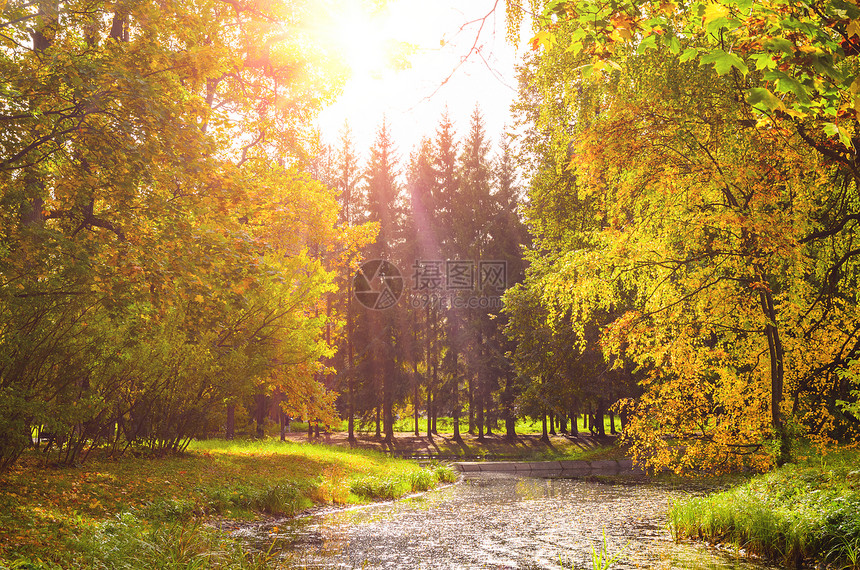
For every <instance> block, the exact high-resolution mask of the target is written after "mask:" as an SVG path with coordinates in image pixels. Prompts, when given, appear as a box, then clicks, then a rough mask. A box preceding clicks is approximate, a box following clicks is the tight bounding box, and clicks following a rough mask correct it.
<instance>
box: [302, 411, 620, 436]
mask: <svg viewBox="0 0 860 570" xmlns="http://www.w3.org/2000/svg"><path fill="white" fill-rule="evenodd" d="M603 424H604V429H605V433H607V434H609V433H610V429H611V425H610V421H609V416H608V415H607V416H604V418H603ZM577 425H578V426H579V431H580V433H583V434H586V435H588V434H590V433H591V432H590V431H588V429H587V428H586V427H585V423H584V422H583V419H582V417H581V416H580V418H579V421H578V423H577ZM568 427H570V422H568ZM340 429H341V430H342V431H345V430H346V425H344V426H343V427H342V428H340ZM363 429H364V430H365V431H373V430H375V425H370V426H363ZM615 429H616V430H618V431H621V421H620V420H619V419H618V418H617V417H616V418H615ZM305 430H307V427H305ZM547 430H549V428H547ZM394 431H396V432H402V433H409V432H414V431H415V420H414V418H412V417H403V418H400V419H398V420H397V421H396V422H394ZM418 431H419V433H421V434H422V435H424V434H426V433H427V418H418ZM436 431H438V432H439V433H444V434H451V433H454V421H453V419H452V418H449V417H441V418H437V420H436ZM467 431H469V416H468V415H466V417H465V418H462V417H461V418H460V433H465V432H467ZM493 432H494V433H497V434H503V433H505V424H504V422H502V421H499V422H496V424H495V425H494V426H493ZM516 432H517V433H518V434H519V435H536V434H537V435H540V434H541V433H543V424H542V422H541V421H540V420H537V421H533V420H530V419H528V418H520V419H518V420H517V423H516Z"/></svg>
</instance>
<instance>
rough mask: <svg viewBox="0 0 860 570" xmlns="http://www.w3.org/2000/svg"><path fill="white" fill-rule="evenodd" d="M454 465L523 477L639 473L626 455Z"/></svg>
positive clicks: (473, 471) (462, 469)
mask: <svg viewBox="0 0 860 570" xmlns="http://www.w3.org/2000/svg"><path fill="white" fill-rule="evenodd" d="M453 466H454V468H455V469H457V470H458V471H460V472H461V473H463V474H464V475H466V476H469V475H477V474H490V473H492V474H499V475H523V476H527V477H587V476H589V475H643V474H644V473H643V471H642V470H641V469H639V468H634V467H633V461H631V460H629V459H618V460H616V459H602V460H595V461H583V460H573V461H458V462H455V463H454V464H453Z"/></svg>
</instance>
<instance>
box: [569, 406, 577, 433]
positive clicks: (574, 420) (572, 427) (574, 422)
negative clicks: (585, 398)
mask: <svg viewBox="0 0 860 570" xmlns="http://www.w3.org/2000/svg"><path fill="white" fill-rule="evenodd" d="M570 435H572V436H579V414H577V413H576V410H574V409H573V408H571V409H570Z"/></svg>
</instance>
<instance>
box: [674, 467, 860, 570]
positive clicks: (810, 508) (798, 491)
mask: <svg viewBox="0 0 860 570" xmlns="http://www.w3.org/2000/svg"><path fill="white" fill-rule="evenodd" d="M670 520H671V528H672V531H673V533H674V535H675V538H676V539H683V538H698V539H704V540H708V541H710V542H715V543H723V544H731V545H734V546H736V547H738V548H743V549H744V550H745V551H746V552H748V553H750V554H754V555H758V556H763V557H767V558H772V559H775V560H778V561H780V562H782V563H784V564H796V563H797V561H798V560H803V559H812V560H817V561H822V562H825V563H828V564H830V565H832V567H834V568H855V569H856V568H860V560H858V559H860V453H858V452H857V451H842V452H839V453H833V454H830V455H826V456H817V457H816V458H815V459H806V460H804V461H802V462H800V463H798V464H792V465H786V466H784V467H782V468H780V469H777V470H775V471H772V472H770V473H766V474H763V475H759V476H756V477H753V478H751V479H750V480H749V481H747V482H745V483H743V484H741V485H738V486H736V487H734V488H732V489H729V490H727V491H723V492H720V493H716V494H713V495H710V496H707V497H701V498H694V499H691V500H688V501H685V502H682V503H679V504H676V505H673V506H672V508H671V509H670Z"/></svg>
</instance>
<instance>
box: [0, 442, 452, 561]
mask: <svg viewBox="0 0 860 570" xmlns="http://www.w3.org/2000/svg"><path fill="white" fill-rule="evenodd" d="M45 461H46V456H44V455H43V454H40V453H35V452H34V453H31V454H28V455H26V456H25V457H24V458H23V459H22V461H21V462H20V463H19V465H17V466H16V467H15V468H14V469H13V470H12V471H11V472H9V473H6V474H4V475H2V477H0V567H5V566H9V567H13V568H15V567H27V568H38V567H46V568H53V567H58V568H69V567H85V568H99V567H102V568H120V567H125V568H153V567H162V566H163V565H164V564H165V563H166V562H170V564H171V567H198V566H196V565H195V564H198V563H201V564H202V566H224V567H230V568H262V567H266V565H267V557H266V554H265V553H248V552H247V551H246V549H243V548H242V547H241V545H240V544H238V543H237V542H236V541H235V540H233V539H231V538H230V537H229V536H228V535H227V534H226V533H225V532H222V531H220V530H217V529H216V528H214V526H218V525H213V524H210V523H215V522H218V521H228V520H237V521H242V520H244V521H247V520H254V519H259V518H263V517H268V516H275V515H279V516H290V515H293V514H295V513H297V512H300V511H302V510H304V509H307V508H309V507H312V506H319V505H348V504H357V503H363V502H369V501H372V500H376V499H382V498H389V499H390V498H396V497H399V496H401V495H404V494H407V493H411V492H417V491H424V490H427V489H429V488H432V487H434V486H436V485H437V484H439V483H440V482H444V481H450V480H451V479H452V478H454V477H455V474H454V473H453V471H452V470H451V469H450V468H443V467H435V466H430V467H427V468H423V467H421V466H419V465H418V464H417V463H416V462H414V461H406V460H402V459H397V458H393V457H390V456H388V455H385V454H383V453H380V452H377V451H373V450H368V449H349V448H340V447H332V446H325V445H312V444H307V443H302V444H298V443H294V442H280V441H271V440H269V441H264V442H253V441H245V442H242V441H236V442H225V441H220V440H208V441H203V442H194V443H193V444H192V446H191V447H190V448H189V451H188V452H187V453H185V454H182V455H180V456H174V457H168V458H144V457H122V458H119V459H115V460H114V459H107V458H99V457H95V458H92V459H91V460H89V461H87V462H86V463H85V464H84V465H83V466H81V467H76V468H60V467H53V466H51V465H50V464H47V465H46V464H45ZM25 563H26V564H30V565H29V566H26V565H25Z"/></svg>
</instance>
